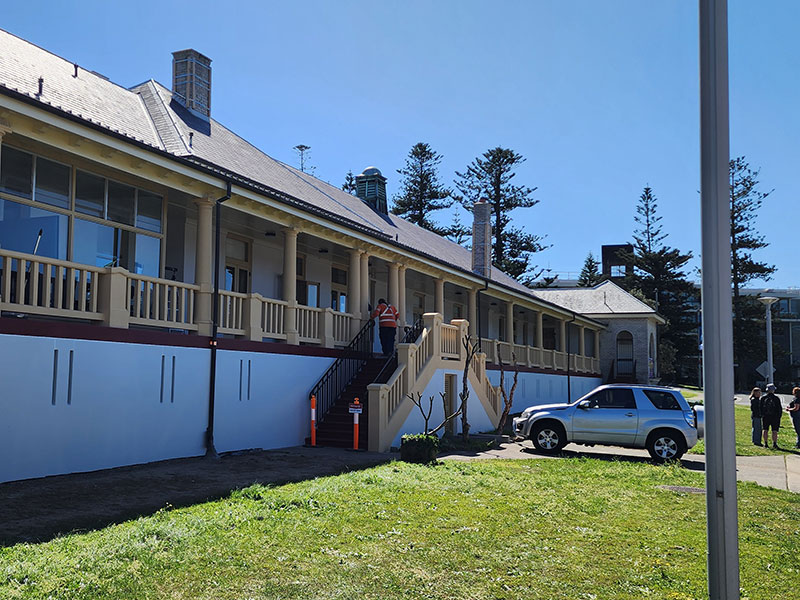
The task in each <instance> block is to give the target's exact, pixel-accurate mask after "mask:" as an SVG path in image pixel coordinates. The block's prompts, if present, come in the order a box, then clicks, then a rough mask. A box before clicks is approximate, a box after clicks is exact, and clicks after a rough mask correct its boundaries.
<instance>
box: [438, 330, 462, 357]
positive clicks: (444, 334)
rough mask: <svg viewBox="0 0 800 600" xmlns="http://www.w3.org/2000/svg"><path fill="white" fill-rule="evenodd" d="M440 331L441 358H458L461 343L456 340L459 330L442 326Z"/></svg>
mask: <svg viewBox="0 0 800 600" xmlns="http://www.w3.org/2000/svg"><path fill="white" fill-rule="evenodd" d="M440 331H441V346H442V348H441V352H442V356H443V357H444V358H458V357H459V350H460V342H461V340H459V339H458V332H459V328H458V327H457V326H455V325H446V324H442V326H441V329H440Z"/></svg>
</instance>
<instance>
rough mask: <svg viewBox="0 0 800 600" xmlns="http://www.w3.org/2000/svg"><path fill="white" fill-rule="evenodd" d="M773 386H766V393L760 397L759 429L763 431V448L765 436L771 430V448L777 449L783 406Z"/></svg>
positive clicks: (765, 444)
mask: <svg viewBox="0 0 800 600" xmlns="http://www.w3.org/2000/svg"><path fill="white" fill-rule="evenodd" d="M775 389H776V388H775V384H774V383H770V384H769V385H768V386H767V393H766V394H764V395H763V396H762V397H761V403H760V406H761V427H762V429H763V430H764V446H769V444H768V443H767V434H768V433H769V430H770V428H772V447H773V448H774V449H775V450H777V449H778V429H780V428H781V417H782V416H783V405H782V404H781V399H780V398H778V397H777V396H776V395H775Z"/></svg>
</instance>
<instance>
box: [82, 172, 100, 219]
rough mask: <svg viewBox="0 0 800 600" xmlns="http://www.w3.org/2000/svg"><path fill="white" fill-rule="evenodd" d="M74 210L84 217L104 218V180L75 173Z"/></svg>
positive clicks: (87, 174) (86, 174) (95, 176)
mask: <svg viewBox="0 0 800 600" xmlns="http://www.w3.org/2000/svg"><path fill="white" fill-rule="evenodd" d="M75 210H76V211H78V212H80V213H83V214H85V215H91V216H93V217H99V218H101V219H102V218H104V217H105V216H106V215H105V212H106V180H105V179H103V178H102V177H98V176H97V175H90V174H89V173H84V172H82V171H77V173H76V175H75Z"/></svg>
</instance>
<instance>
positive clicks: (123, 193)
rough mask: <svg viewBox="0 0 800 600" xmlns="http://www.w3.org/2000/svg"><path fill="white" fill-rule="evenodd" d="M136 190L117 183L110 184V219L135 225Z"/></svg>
mask: <svg viewBox="0 0 800 600" xmlns="http://www.w3.org/2000/svg"><path fill="white" fill-rule="evenodd" d="M135 208H136V188H133V187H131V186H129V185H124V184H122V183H117V182H115V181H109V182H108V219H110V220H111V221H116V222H117V223H125V225H133V217H134V212H135Z"/></svg>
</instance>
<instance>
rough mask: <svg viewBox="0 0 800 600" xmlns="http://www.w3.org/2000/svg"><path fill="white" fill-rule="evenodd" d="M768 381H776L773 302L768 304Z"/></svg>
mask: <svg viewBox="0 0 800 600" xmlns="http://www.w3.org/2000/svg"><path fill="white" fill-rule="evenodd" d="M766 308H767V377H766V379H767V383H775V380H774V379H773V377H772V374H773V373H774V371H773V370H772V304H767V306H766Z"/></svg>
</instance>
